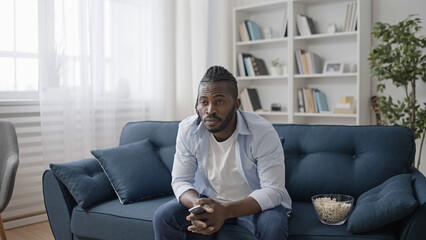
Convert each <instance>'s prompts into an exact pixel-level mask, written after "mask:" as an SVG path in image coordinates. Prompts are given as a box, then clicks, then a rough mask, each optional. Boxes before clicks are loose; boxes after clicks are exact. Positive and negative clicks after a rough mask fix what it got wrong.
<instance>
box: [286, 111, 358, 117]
mask: <svg viewBox="0 0 426 240" xmlns="http://www.w3.org/2000/svg"><path fill="white" fill-rule="evenodd" d="M294 116H298V117H331V118H336V117H338V118H356V114H336V113H300V112H296V113H294Z"/></svg>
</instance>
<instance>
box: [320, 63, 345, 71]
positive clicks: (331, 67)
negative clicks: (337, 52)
mask: <svg viewBox="0 0 426 240" xmlns="http://www.w3.org/2000/svg"><path fill="white" fill-rule="evenodd" d="M323 73H329V74H330V73H332V74H338V73H343V63H342V62H331V61H326V62H325V63H324V69H323Z"/></svg>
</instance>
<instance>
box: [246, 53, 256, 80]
mask: <svg viewBox="0 0 426 240" xmlns="http://www.w3.org/2000/svg"><path fill="white" fill-rule="evenodd" d="M244 67H245V69H246V72H247V76H249V77H252V76H254V72H253V71H252V65H251V59H250V57H245V58H244Z"/></svg>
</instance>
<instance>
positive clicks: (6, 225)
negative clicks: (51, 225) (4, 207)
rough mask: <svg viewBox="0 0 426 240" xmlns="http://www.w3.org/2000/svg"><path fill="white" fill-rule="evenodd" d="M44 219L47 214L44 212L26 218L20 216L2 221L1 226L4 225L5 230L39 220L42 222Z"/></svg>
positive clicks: (45, 219)
mask: <svg viewBox="0 0 426 240" xmlns="http://www.w3.org/2000/svg"><path fill="white" fill-rule="evenodd" d="M44 221H47V214H46V213H43V214H40V215H35V216H31V217H26V218H22V219H16V220H12V221H7V222H4V223H3V226H4V229H5V230H8V229H12V228H17V227H22V226H26V225H31V224H34V223H39V222H44Z"/></svg>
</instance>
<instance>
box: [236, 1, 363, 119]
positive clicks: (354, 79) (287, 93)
mask: <svg viewBox="0 0 426 240" xmlns="http://www.w3.org/2000/svg"><path fill="white" fill-rule="evenodd" d="M249 2H251V3H254V4H252V5H245V6H239V7H236V8H234V9H233V24H234V26H233V42H232V48H233V52H232V54H233V56H232V57H233V63H234V64H233V73H234V76H237V74H238V72H239V67H241V66H239V62H240V63H241V59H239V56H240V54H242V53H246V54H251V55H252V56H254V57H256V58H260V59H263V60H264V62H265V65H266V68H267V69H268V70H270V68H271V64H272V61H273V60H274V59H277V58H279V59H280V62H281V63H282V64H285V65H286V67H287V69H286V70H287V71H285V75H279V76H275V75H274V76H271V75H266V76H252V77H236V80H237V81H238V84H240V86H241V88H242V89H243V88H255V89H257V90H258V94H259V100H260V102H261V105H262V106H264V107H266V108H267V109H265V112H256V113H257V114H259V115H261V116H262V117H264V118H265V119H267V120H269V121H271V122H280V123H296V124H297V123H301V124H328V123H330V124H343V125H346V124H349V125H352V124H356V125H364V124H369V123H370V114H371V110H370V108H369V107H370V102H369V99H370V95H371V91H370V88H371V70H370V67H369V65H368V62H367V59H368V57H369V53H370V45H371V42H370V41H371V35H370V31H371V0H343V1H342V0H271V1H267V2H266V3H265V2H264V1H262V0H253V1H249ZM353 3H356V5H357V9H356V10H357V11H356V15H354V16H356V18H357V23H356V24H357V25H356V26H357V28H356V30H355V31H350V32H341V31H339V32H334V33H328V32H327V31H328V29H329V28H328V27H327V26H330V24H332V23H334V24H335V25H336V27H337V26H339V27H340V28H338V29H342V27H341V26H344V25H345V22H346V15H347V11H348V8H349V7H352V6H353V5H351V4H353ZM242 4H244V1H242V3H241V5H242ZM238 5H240V4H238ZM351 10H352V8H351ZM330 13H333V14H330ZM350 13H351V17H352V12H350ZM297 14H303V15H307V16H310V17H311V18H312V19H313V21H314V25H315V29H316V31H317V34H312V35H309V36H298V35H297V34H298V28H297V23H296V16H297ZM284 16H287V17H288V18H287V24H288V25H287V35H286V37H282V36H283V35H282V34H281V32H282V29H283V26H282V24H283V22H284V21H283V20H284ZM244 20H251V21H253V22H256V23H257V24H258V25H259V27H260V28H261V31H262V30H264V29H265V28H270V29H272V33H273V34H272V36H274V37H278V36H280V37H279V38H272V39H262V40H256V41H244V42H243V41H240V39H241V38H240V27H239V25H238V24H239V23H241V22H242V21H244ZM351 21H352V20H351ZM308 25H309V23H308ZM297 49H303V50H305V52H311V53H314V54H316V55H317V56H318V57H319V58H320V61H319V62H320V66H318V70H319V73H315V74H297V72H298V71H297V69H298V68H299V65H298V63H297V59H296V54H295V52H296V50H297ZM305 58H306V56H305ZM306 60H307V59H306ZM327 61H329V62H339V63H343V73H333V72H325V73H323V71H322V70H323V68H324V63H325V62H327ZM316 63H317V62H316ZM309 65H311V64H309ZM354 66H357V67H356V69H357V72H352V69H354ZM244 67H245V66H244ZM305 67H306V63H305ZM241 69H244V70H245V68H241ZM269 73H272V72H271V71H269ZM303 88H310V89H319V90H320V91H321V92H323V93H324V94H325V96H326V101H327V103H328V105H329V106H334V103H337V102H339V99H340V97H342V96H352V97H353V98H354V100H355V101H356V102H357V112H356V113H355V114H341V113H339V114H334V113H333V112H332V111H330V112H322V113H301V112H298V110H299V108H298V106H299V104H298V101H299V92H298V91H299V89H303ZM302 100H304V101H307V100H308V99H302ZM309 101H311V99H310V98H309ZM272 104H280V105H281V106H282V108H281V110H282V111H283V112H272V111H270V109H269V108H268V107H269V106H272Z"/></svg>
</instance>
